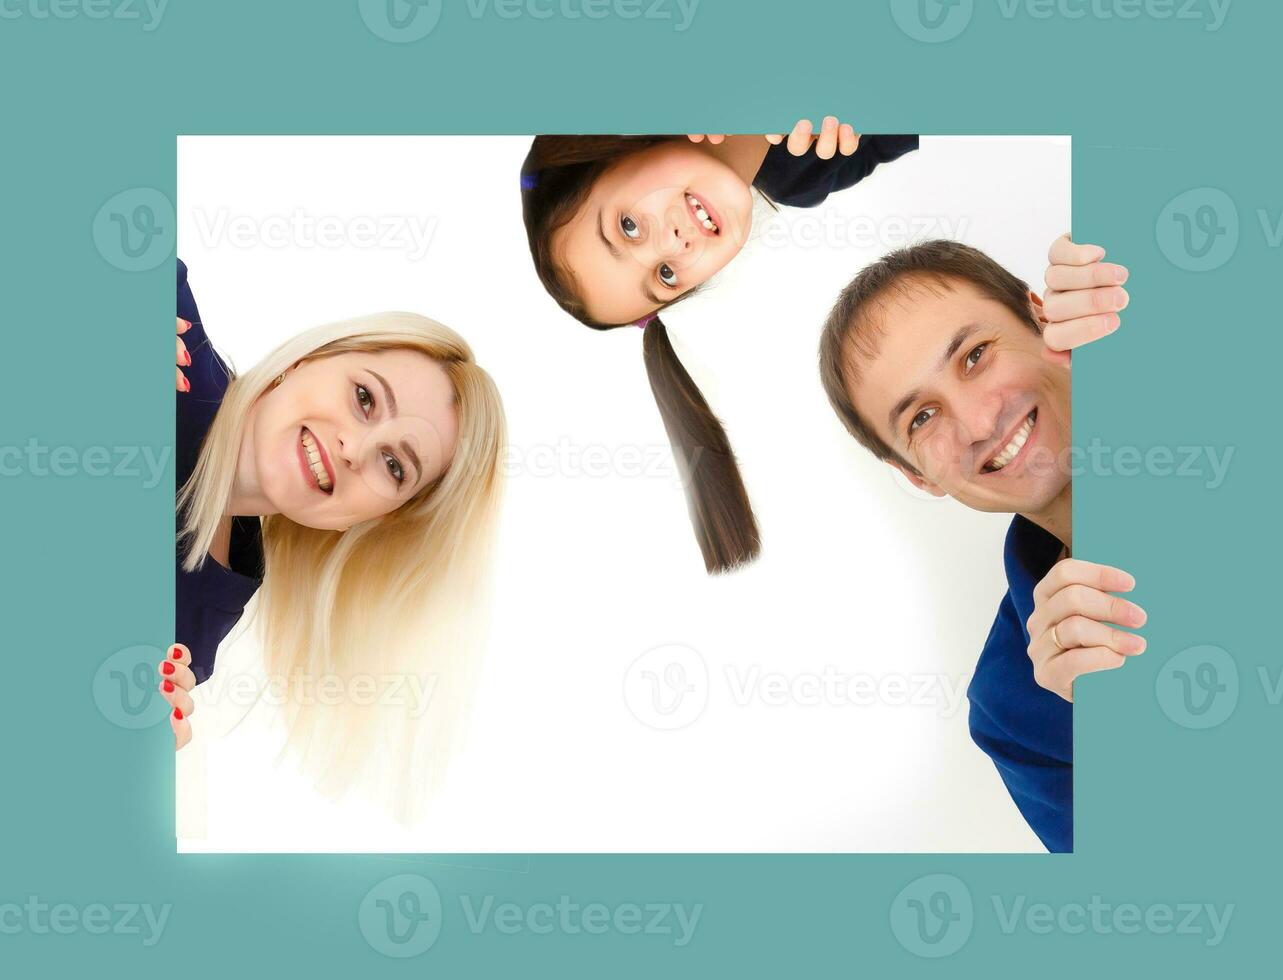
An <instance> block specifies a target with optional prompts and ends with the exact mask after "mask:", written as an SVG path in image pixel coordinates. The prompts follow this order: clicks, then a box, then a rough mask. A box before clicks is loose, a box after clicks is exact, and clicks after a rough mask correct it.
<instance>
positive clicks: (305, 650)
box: [160, 261, 505, 792]
mask: <svg viewBox="0 0 1283 980" xmlns="http://www.w3.org/2000/svg"><path fill="white" fill-rule="evenodd" d="M178 334H179V337H178V349H177V364H178V376H177V389H178V415H177V444H178V463H177V467H178V473H177V483H178V486H179V488H180V489H179V492H178V497H177V521H178V531H179V534H178V541H179V547H178V554H177V588H176V599H177V601H176V621H177V637H178V639H179V640H180V641H181V642H179V643H176V644H175V645H174V646H173V647H172V648H171V649H170V651H169V656H168V657H167V659H166V660H165V661H164V662H163V663H162V664H161V665H160V673H161V691H162V693H163V694H164V696H165V697H166V698H167V699H168V700H169V701H170V703H171V704H172V706H173V711H172V714H171V724H172V726H173V729H174V734H175V739H176V744H177V746H178V747H179V748H181V747H182V746H183V745H184V744H185V743H186V742H187V741H188V740H189V739H190V738H191V729H190V723H189V716H190V713H191V711H192V710H193V708H194V702H193V699H192V697H191V694H190V692H191V690H192V688H193V687H194V686H195V685H196V684H198V683H200V682H202V681H205V680H207V679H208V678H209V677H210V675H211V673H212V672H213V668H214V655H215V653H216V651H217V649H218V645H219V643H220V642H221V641H222V640H223V638H224V637H225V636H227V634H228V633H229V632H230V630H231V628H232V627H233V626H234V625H235V624H236V623H237V622H238V621H239V620H240V619H241V617H242V613H243V612H244V609H245V606H246V604H247V603H248V602H249V601H250V599H251V598H252V597H254V596H255V593H258V595H257V602H258V609H257V617H256V618H257V621H258V625H259V638H260V640H261V643H262V648H263V651H264V667H265V668H266V673H267V675H268V676H269V677H270V678H271V680H272V683H274V684H276V685H279V689H280V691H281V692H282V694H283V703H284V705H285V723H286V727H287V741H286V744H287V746H294V747H296V748H298V749H300V750H301V751H302V753H303V755H304V758H305V760H307V761H309V762H310V763H311V767H312V768H313V770H314V771H315V772H316V773H317V774H319V775H321V776H322V781H323V782H324V783H326V784H327V785H328V787H329V788H330V789H332V790H335V791H340V792H341V791H342V790H343V789H345V788H346V787H347V786H348V785H350V784H351V783H352V782H353V781H354V780H355V779H357V778H362V777H363V775H364V772H363V771H364V770H367V769H368V768H369V767H368V766H367V765H366V763H367V762H368V761H370V760H371V756H372V755H379V754H381V753H383V752H387V751H390V752H392V753H393V758H392V759H391V761H392V763H393V767H392V768H393V769H399V770H401V774H400V775H398V774H397V773H395V772H394V773H393V775H394V776H396V777H397V778H401V776H402V775H403V776H406V777H408V778H411V779H413V780H414V781H415V782H416V783H418V784H420V788H422V786H424V785H426V784H427V783H430V782H434V781H435V780H436V779H437V778H438V777H439V775H440V769H441V763H442V761H443V758H444V749H445V743H446V742H447V741H448V738H449V733H450V732H451V731H453V729H454V727H455V725H456V723H457V722H458V720H459V715H460V713H461V711H462V710H463V709H464V708H465V707H466V705H467V703H468V700H469V697H468V694H469V689H470V678H471V676H472V668H473V661H474V660H475V658H474V657H472V656H469V655H468V654H467V651H468V649H469V648H470V647H471V648H475V647H476V646H477V645H478V644H477V643H476V639H477V635H478V633H479V629H478V623H479V619H478V616H477V611H478V610H477V603H476V599H477V597H478V596H479V595H480V594H482V586H483V583H484V578H485V570H486V566H487V565H488V559H489V553H490V550H491V547H490V546H491V542H492V538H493V530H494V526H495V523H496V520H497V514H498V505H499V497H500V487H501V479H500V474H499V463H500V456H501V453H502V450H503V446H504V440H505V423H504V416H503V409H502V404H501V402H500V398H499V394H498V391H497V389H496V388H495V385H494V382H493V381H492V380H491V378H490V376H489V375H488V374H487V373H486V372H485V371H484V370H483V369H482V368H481V367H479V366H478V365H477V363H476V361H475V359H474V357H473V355H472V351H471V349H470V348H469V347H468V345H467V343H466V342H465V341H464V340H463V338H461V337H460V336H459V335H458V334H456V333H454V331H452V330H450V329H449V328H447V327H444V326H442V325H441V324H439V323H436V322H435V321H433V320H429V319H427V318H426V317H422V316H418V315H415V314H412V313H381V314H376V315H372V316H366V317H360V318H356V319H352V320H346V321H342V322H338V323H332V324H328V325H325V326H320V327H316V328H314V329H311V330H308V331H306V332H304V333H302V334H300V335H298V336H296V337H294V338H292V339H290V340H288V341H286V342H285V343H283V344H281V345H280V346H279V347H277V348H276V349H275V350H273V351H272V352H271V353H269V354H268V355H267V356H266V357H264V358H263V359H262V360H261V361H260V362H259V363H258V364H256V365H255V366H254V367H253V368H251V369H250V370H249V371H247V372H246V373H245V374H243V375H240V376H234V375H233V373H232V372H231V371H230V370H229V369H228V367H227V365H226V363H225V362H224V361H223V360H222V359H221V358H220V357H219V356H218V354H217V353H216V352H215V351H214V350H213V348H212V347H211V346H210V343H209V340H208V338H207V337H206V335H205V331H204V325H203V323H202V321H201V319H200V315H199V312H198V310H197V308H196V304H195V300H194V298H193V297H192V294H191V290H190V288H189V287H188V285H187V268H186V266H185V265H184V264H183V263H182V262H181V261H180V262H179V263H178ZM393 688H396V689H398V690H399V691H400V692H401V694H400V696H391V695H389V693H388V692H389V691H391V690H392V689H393ZM380 690H382V692H383V693H382V696H380V693H379V692H380ZM322 691H327V692H328V694H327V695H325V696H322V694H321V693H320V692H322ZM411 691H417V692H419V693H420V694H422V693H423V692H425V691H426V692H430V702H431V704H430V709H429V710H428V711H427V717H426V718H422V717H415V716H417V715H419V714H421V713H423V706H422V704H421V703H420V699H419V698H418V697H415V698H411V697H409V696H408V694H407V693H406V692H411ZM424 733H429V737H428V738H427V740H426V742H425V741H424V740H423V736H424ZM389 740H391V741H389ZM385 758H386V756H385ZM385 768H386V767H385ZM387 775H388V773H387V772H384V773H383V777H386V776H387ZM383 777H380V778H383Z"/></svg>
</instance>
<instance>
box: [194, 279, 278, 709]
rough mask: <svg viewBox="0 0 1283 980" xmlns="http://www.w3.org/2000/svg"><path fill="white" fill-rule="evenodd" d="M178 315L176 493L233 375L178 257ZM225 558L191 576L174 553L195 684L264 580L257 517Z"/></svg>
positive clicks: (238, 527)
mask: <svg viewBox="0 0 1283 980" xmlns="http://www.w3.org/2000/svg"><path fill="white" fill-rule="evenodd" d="M178 315H179V316H180V317H182V318H183V319H184V320H188V321H190V322H191V325H192V328H191V329H190V330H188V331H187V333H185V334H183V335H182V338H183V343H184V344H186V345H187V352H188V353H189V354H191V356H192V363H191V367H187V368H183V373H184V374H186V376H187V380H188V381H189V382H191V390H190V391H186V392H183V391H179V392H177V395H178V415H177V425H176V439H177V453H176V464H175V465H176V467H177V472H176V480H177V482H176V483H175V493H176V492H177V490H178V488H179V487H181V486H182V485H183V484H184V483H186V482H187V478H188V477H189V476H191V474H192V470H194V469H195V468H196V461H197V459H198V458H199V457H200V446H201V442H202V441H203V440H204V438H205V433H206V432H208V431H209V427H210V424H211V423H212V422H213V421H214V415H215V414H216V413H217V412H218V406H219V405H220V404H222V401H223V394H224V392H226V391H227V384H228V382H229V381H230V380H231V377H232V374H231V371H229V370H228V368H227V365H226V364H225V363H224V362H223V359H222V358H221V357H219V356H218V352H217V351H215V350H214V348H213V346H211V344H210V342H209V338H208V337H207V336H206V335H205V325H204V324H203V323H202V322H201V318H200V311H199V310H197V309H196V300H195V298H194V297H193V296H192V291H191V289H190V288H189V287H188V285H187V266H186V265H184V264H183V261H182V259H179V260H178ZM180 524H181V522H180ZM228 559H229V564H230V566H231V567H229V568H224V567H223V566H222V565H220V564H219V563H218V562H217V561H215V560H214V559H213V558H211V557H209V556H206V558H205V564H204V565H202V566H201V567H200V568H198V569H197V570H196V571H194V572H185V571H183V554H182V553H181V551H180V552H179V553H178V554H177V565H176V581H175V590H174V613H175V625H176V629H175V635H174V639H175V640H176V641H177V642H179V643H183V644H185V645H186V646H187V648H188V649H189V650H191V652H192V672H193V673H194V674H195V675H196V682H197V683H198V684H199V683H200V682H201V681H204V680H206V679H208V677H209V675H210V673H211V672H212V671H213V669H214V654H215V653H216V652H217V650H218V644H219V643H220V642H222V639H223V637H225V636H226V635H227V634H228V633H229V632H231V629H232V627H233V626H235V625H236V621H237V620H238V619H240V618H241V614H242V613H243V612H244V611H245V604H246V603H247V602H249V600H250V597H251V596H253V595H254V593H255V592H256V591H258V587H259V586H260V585H261V584H262V582H263V542H262V525H261V523H260V521H259V519H258V518H257V517H236V518H233V519H232V542H231V548H230V549H229V554H228Z"/></svg>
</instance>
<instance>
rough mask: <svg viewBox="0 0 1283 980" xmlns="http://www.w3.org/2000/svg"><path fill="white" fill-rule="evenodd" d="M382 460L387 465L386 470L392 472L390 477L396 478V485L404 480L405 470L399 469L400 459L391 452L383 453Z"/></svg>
mask: <svg viewBox="0 0 1283 980" xmlns="http://www.w3.org/2000/svg"><path fill="white" fill-rule="evenodd" d="M383 462H384V463H385V464H386V465H387V468H388V472H389V473H390V474H392V479H394V480H396V485H397V486H398V487H399V486H400V485H401V484H402V483H404V482H405V470H403V469H401V462H400V460H398V459H397V458H396V457H395V456H393V455H392V454H391V453H384V454H383Z"/></svg>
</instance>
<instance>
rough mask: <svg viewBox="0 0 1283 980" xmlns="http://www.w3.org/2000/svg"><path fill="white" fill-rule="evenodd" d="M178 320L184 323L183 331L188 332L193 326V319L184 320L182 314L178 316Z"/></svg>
mask: <svg viewBox="0 0 1283 980" xmlns="http://www.w3.org/2000/svg"><path fill="white" fill-rule="evenodd" d="M178 322H179V323H181V324H182V325H183V333H186V332H187V331H188V330H190V329H191V328H192V321H191V320H184V319H183V318H182V317H181V316H180V317H179V318H178Z"/></svg>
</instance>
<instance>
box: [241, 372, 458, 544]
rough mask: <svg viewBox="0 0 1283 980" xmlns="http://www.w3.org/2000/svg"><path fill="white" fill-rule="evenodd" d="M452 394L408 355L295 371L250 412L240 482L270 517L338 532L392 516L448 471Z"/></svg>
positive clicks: (453, 427) (453, 433) (443, 380)
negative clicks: (262, 503) (255, 493)
mask: <svg viewBox="0 0 1283 980" xmlns="http://www.w3.org/2000/svg"><path fill="white" fill-rule="evenodd" d="M457 434H458V417H457V413H456V411H455V405H454V386H453V385H452V384H451V382H450V378H449V376H448V375H447V374H446V372H445V369H444V368H442V366H441V365H440V364H438V363H437V362H436V361H434V360H433V359H432V358H430V357H428V356H427V355H426V354H423V353H421V352H419V351H415V350H388V351H379V352H377V353H369V354H367V353H344V354H335V355H332V356H329V357H319V358H313V359H309V360H305V361H300V362H299V363H298V364H297V365H295V366H294V367H293V368H291V369H290V370H289V371H288V372H286V374H285V380H284V381H282V382H281V383H280V384H279V385H277V386H276V387H273V388H269V389H268V390H267V391H266V392H265V393H264V394H263V395H261V396H260V397H259V399H258V401H257V402H255V404H254V407H253V408H252V409H251V410H250V417H249V421H248V425H247V427H246V435H245V442H244V443H243V445H242V448H241V454H240V459H239V461H238V478H240V479H242V480H243V483H244V484H245V485H247V486H251V487H255V488H256V489H257V490H258V492H259V494H260V496H261V497H263V498H265V503H266V504H268V505H270V508H271V510H270V511H269V512H274V513H280V514H283V515H284V516H285V517H287V518H289V519H290V520H292V521H294V522H295V523H296V524H302V525H304V526H306V527H313V528H320V529H324V530H344V529H346V528H349V527H351V526H352V525H353V524H357V523H360V522H361V521H368V520H371V519H373V518H376V517H381V516H383V515H384V514H388V513H391V512H392V511H394V510H396V509H397V508H398V507H400V506H401V505H402V504H403V503H405V502H406V501H407V500H409V499H410V498H411V497H413V496H414V495H415V494H416V493H418V491H419V490H421V489H423V487H424V486H426V485H427V484H429V483H431V482H432V481H433V480H435V479H436V478H437V477H438V476H440V475H441V474H442V473H443V472H444V471H445V469H446V467H447V466H449V465H450V460H451V459H452V458H453V455H454V447H455V441H456V438H457Z"/></svg>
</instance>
